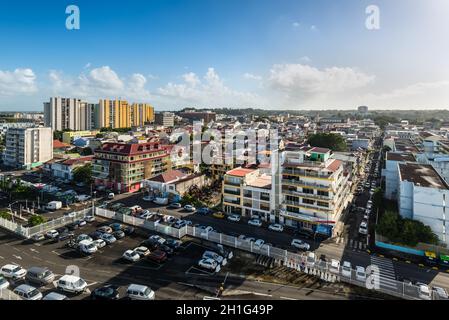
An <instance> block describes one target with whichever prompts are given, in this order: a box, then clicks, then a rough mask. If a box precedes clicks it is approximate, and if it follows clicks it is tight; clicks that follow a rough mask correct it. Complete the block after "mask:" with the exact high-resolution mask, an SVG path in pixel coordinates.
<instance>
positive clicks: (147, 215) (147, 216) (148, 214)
mask: <svg viewBox="0 0 449 320" xmlns="http://www.w3.org/2000/svg"><path fill="white" fill-rule="evenodd" d="M152 216H154V213H153V212H150V211H149V210H144V211H143V212H142V214H141V215H140V216H139V218H140V219H145V220H146V219H150V218H151V217H152Z"/></svg>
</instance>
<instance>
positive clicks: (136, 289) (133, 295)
mask: <svg viewBox="0 0 449 320" xmlns="http://www.w3.org/2000/svg"><path fill="white" fill-rule="evenodd" d="M126 296H127V297H128V298H129V299H131V300H154V296H155V294H154V291H153V290H151V289H150V288H149V287H147V286H143V285H140V284H130V285H129V287H128V289H127V290H126Z"/></svg>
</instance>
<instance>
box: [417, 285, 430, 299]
mask: <svg viewBox="0 0 449 320" xmlns="http://www.w3.org/2000/svg"><path fill="white" fill-rule="evenodd" d="M418 297H419V298H420V299H423V300H432V294H431V293H430V289H429V286H427V285H425V284H421V285H420V286H419V287H418Z"/></svg>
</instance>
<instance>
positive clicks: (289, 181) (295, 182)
mask: <svg viewBox="0 0 449 320" xmlns="http://www.w3.org/2000/svg"><path fill="white" fill-rule="evenodd" d="M282 183H286V184H293V185H297V186H306V187H312V188H320V189H326V190H331V186H330V185H327V186H326V185H324V184H318V183H311V182H306V181H304V180H300V179H285V178H283V179H282Z"/></svg>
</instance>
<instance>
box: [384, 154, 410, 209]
mask: <svg viewBox="0 0 449 320" xmlns="http://www.w3.org/2000/svg"><path fill="white" fill-rule="evenodd" d="M406 162H415V157H414V156H413V154H411V153H397V152H387V154H386V157H385V168H384V169H382V177H383V178H384V181H385V198H387V199H389V200H395V199H397V195H398V188H399V172H398V164H399V163H406Z"/></svg>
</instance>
